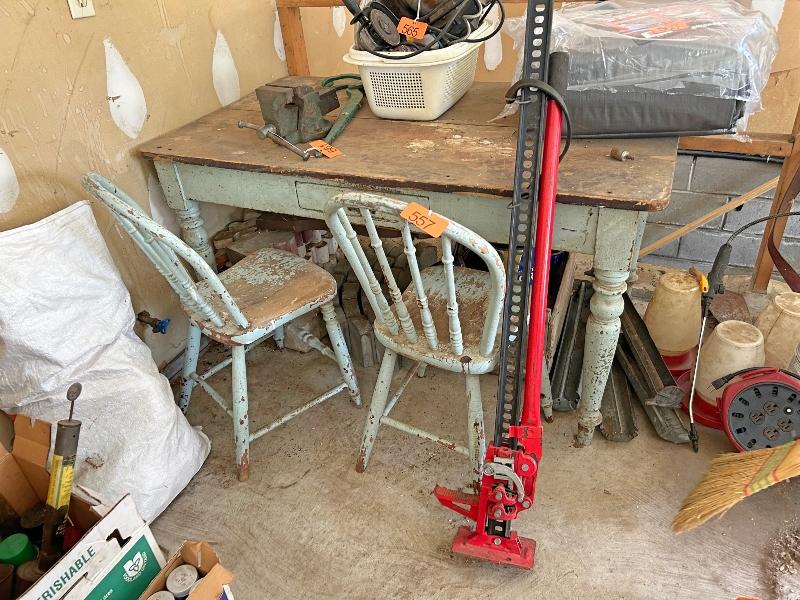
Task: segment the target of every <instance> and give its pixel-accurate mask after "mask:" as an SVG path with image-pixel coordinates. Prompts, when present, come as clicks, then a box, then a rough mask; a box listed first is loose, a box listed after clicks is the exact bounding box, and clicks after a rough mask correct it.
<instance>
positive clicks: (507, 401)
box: [434, 0, 569, 569]
mask: <svg viewBox="0 0 800 600" xmlns="http://www.w3.org/2000/svg"><path fill="white" fill-rule="evenodd" d="M552 15H553V0H547V1H545V2H541V1H535V0H530V1H529V3H528V13H527V21H526V34H525V50H524V56H529V57H534V56H536V57H537V58H532V59H531V60H528V61H525V63H524V67H523V75H522V76H523V79H522V80H520V81H518V82H517V83H516V84H514V85H513V86H512V87H511V88H510V89H509V90H508V92H507V93H506V100H507V101H508V102H514V101H515V100H517V99H518V100H519V102H520V105H521V107H520V111H519V113H520V117H519V119H520V124H519V135H518V137H517V154H516V169H515V173H514V196H513V201H512V205H511V210H512V212H511V231H510V236H509V249H508V256H509V259H508V266H507V277H506V281H507V284H506V285H507V287H506V297H505V302H504V306H503V328H502V338H501V342H500V360H499V366H500V380H499V386H498V400H497V417H496V420H495V432H494V438H493V440H492V442H491V443H490V444H489V447H488V448H487V450H486V457H485V461H484V465H483V470H482V471H483V472H482V476H481V480H480V482H479V483H478V494H465V493H463V492H459V491H455V490H450V489H447V488H444V487H442V486H437V488H436V490H434V494H435V496H436V497H437V499H438V500H439V502H441V503H442V504H443V505H444V506H446V507H448V508H451V509H452V510H454V511H456V512H457V513H459V514H461V515H463V516H465V517H467V518H469V519H471V520H473V521H474V522H475V526H474V529H471V528H469V527H460V528H459V530H458V532H457V534H456V538H455V540H454V541H453V546H452V549H453V552H456V553H458V554H464V555H467V556H471V557H474V558H481V559H484V560H489V561H492V562H495V563H499V564H508V565H513V566H517V567H522V568H527V569H530V568H531V567H533V562H534V552H535V548H536V543H535V542H534V541H533V540H531V539H526V538H522V537H520V536H519V535H518V534H517V533H516V532H514V531H512V529H511V523H512V521H513V520H514V519H516V518H517V517H518V516H519V514H520V513H521V512H522V511H523V510H526V509H528V508H530V507H531V506H532V504H533V497H534V494H535V491H536V475H537V473H538V469H539V462H540V461H541V457H542V421H541V414H540V412H541V410H540V409H541V380H542V356H543V352H544V338H545V330H546V311H547V284H548V276H549V267H550V250H551V247H552V233H553V217H554V213H555V197H556V187H557V181H558V162H559V156H560V154H561V155H563V153H560V152H559V150H560V146H561V126H562V116H563V118H564V120H565V124H566V126H567V128H568V131H569V116H568V114H567V111H566V109H565V107H564V104H563V100H562V99H561V96H560V94H559V93H558V92H557V91H556V90H558V89H562V90H563V89H564V88H565V87H566V75H567V71H568V57H567V55H566V54H564V53H554V54H553V55H552V57H548V51H547V49H548V48H549V38H550V29H551V24H552ZM548 75H549V77H548ZM548 80H549V81H550V85H548V84H547V83H545V81H548ZM518 96H519V98H518ZM568 146H569V135H567V144H566V147H565V149H564V151H566V149H567V148H568ZM531 273H532V274H533V277H531ZM529 303H530V304H529Z"/></svg>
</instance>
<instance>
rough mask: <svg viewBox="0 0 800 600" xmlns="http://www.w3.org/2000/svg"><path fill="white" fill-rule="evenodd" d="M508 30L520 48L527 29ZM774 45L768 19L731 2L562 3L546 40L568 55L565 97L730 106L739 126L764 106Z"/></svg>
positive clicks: (509, 27) (626, 0)
mask: <svg viewBox="0 0 800 600" xmlns="http://www.w3.org/2000/svg"><path fill="white" fill-rule="evenodd" d="M509 21H511V19H509ZM522 21H523V23H524V20H522ZM505 31H506V32H507V33H508V34H509V35H511V36H512V37H514V39H515V46H517V45H519V46H521V45H522V40H523V39H524V35H525V34H524V26H522V27H519V26H517V24H512V23H509V22H507V23H506V27H505ZM777 46H778V44H777V33H776V30H775V27H774V25H773V24H772V22H771V21H770V19H769V18H768V17H767V16H766V15H764V14H763V13H761V12H759V11H755V10H746V9H744V8H743V7H742V6H741V5H739V4H738V3H737V2H735V1H734V0H710V1H706V2H696V1H686V0H679V1H662V0H648V1H642V0H610V1H608V2H602V3H598V4H589V3H575V4H565V5H564V7H563V8H562V9H561V10H560V11H559V12H558V13H556V14H555V15H554V20H553V30H552V37H551V42H550V47H551V51H553V52H556V51H565V52H568V53H569V55H570V69H569V82H568V92H570V93H579V92H586V93H587V95H589V94H595V95H596V93H597V92H604V93H607V94H616V93H620V94H647V95H650V96H651V97H654V96H656V95H661V94H673V95H680V96H683V97H684V98H686V97H689V98H691V97H698V98H713V99H721V100H728V101H734V102H731V103H729V106H734V105H735V106H736V108H735V111H736V115H737V116H739V117H740V120H739V126H741V125H742V124H743V123H744V120H745V119H746V117H747V116H748V115H749V114H751V113H753V112H755V111H757V110H760V108H761V93H762V90H763V89H764V86H765V85H766V83H767V79H768V78H769V73H770V66H771V64H772V60H773V58H774V57H775V54H776V52H777ZM518 67H521V62H520V63H518ZM520 71H521V69H520ZM520 74H521V73H520ZM667 101H668V99H667ZM568 104H569V102H568Z"/></svg>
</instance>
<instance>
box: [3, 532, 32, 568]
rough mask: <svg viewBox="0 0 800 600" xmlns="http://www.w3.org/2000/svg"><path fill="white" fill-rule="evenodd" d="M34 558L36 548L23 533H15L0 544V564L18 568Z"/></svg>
mask: <svg viewBox="0 0 800 600" xmlns="http://www.w3.org/2000/svg"><path fill="white" fill-rule="evenodd" d="M34 558H36V548H34V547H33V544H32V543H31V541H30V539H28V536H27V535H25V534H24V533H15V534H14V535H10V536H8V537H7V538H6V539H4V540H3V541H2V542H0V563H5V564H9V565H14V566H15V567H18V566H20V565H21V564H22V563H26V562H28V561H29V560H33V559H34Z"/></svg>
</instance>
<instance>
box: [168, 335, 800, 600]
mask: <svg viewBox="0 0 800 600" xmlns="http://www.w3.org/2000/svg"><path fill="white" fill-rule="evenodd" d="M248 357H249V359H248V364H249V367H248V374H249V376H250V390H251V396H250V398H251V399H250V402H251V407H250V417H251V423H253V422H255V424H256V425H258V424H259V423H263V422H265V421H266V420H267V419H272V418H274V417H275V416H277V415H278V414H280V413H281V412H283V411H286V410H288V409H290V408H292V407H295V406H298V405H300V404H302V403H303V402H305V401H306V400H307V399H309V398H311V397H312V396H313V395H316V394H317V393H319V392H320V391H322V390H323V389H325V387H326V386H328V385H330V384H332V383H333V382H334V381H335V378H336V375H337V371H336V367H335V365H334V364H333V363H330V362H328V361H327V360H326V359H322V358H321V357H319V355H317V354H316V353H313V354H308V355H304V354H299V353H296V352H292V351H285V352H278V351H276V350H274V348H273V346H272V344H271V342H267V343H266V344H265V345H264V346H262V347H260V348H257V349H255V350H253V351H252V352H251V353H250V354H249V355H248ZM204 358H205V359H213V358H214V356H213V352H211V353H209V354H207V355H206V356H205V357H204ZM374 377H375V373H374V372H372V371H360V372H359V378H360V383H361V386H362V390H363V392H364V397H365V401H368V400H369V397H370V394H371V391H372V388H373V381H374ZM213 384H214V385H215V386H216V387H217V389H219V390H225V389H226V388H227V386H229V384H230V379H229V372H228V371H225V372H223V373H220V374H218V375H217V376H216V377H215V378H214V379H213ZM482 385H483V394H484V406H485V407H486V417H487V425H489V426H491V422H492V420H493V416H492V413H493V408H494V397H495V390H496V377H494V376H486V377H484V378H483V381H482ZM228 389H229V388H228ZM462 390H463V378H461V377H459V376H457V375H454V374H450V373H444V372H441V371H435V370H432V369H429V371H428V375H427V377H426V378H424V379H415V380H414V381H413V382H412V384H411V385H410V386H409V388H408V390H407V391H406V393H405V395H404V397H403V399H402V400H401V401H400V403H399V404H398V405H397V407H396V408H395V411H396V412H395V414H394V415H393V416H397V417H398V418H400V419H402V420H407V421H408V422H411V423H415V424H418V425H420V426H422V427H425V428H428V429H429V430H432V431H437V432H441V433H442V434H444V435H446V436H450V437H452V438H453V439H457V440H462V439H463V437H464V433H463V429H464V424H465V421H466V406H465V401H464V392H463V391H462ZM226 395H227V394H226ZM188 416H189V420H190V422H191V423H193V424H196V425H201V426H202V427H203V429H204V431H205V432H206V433H207V434H208V435H209V436H210V437H211V439H212V442H213V448H212V451H211V455H210V456H209V458H208V460H207V462H206V464H205V465H204V467H203V468H202V470H201V471H200V472H199V473H198V475H197V476H196V477H195V479H194V480H193V481H192V483H191V484H190V485H189V487H188V488H187V489H186V490H185V491H184V492H183V493H182V494H181V495H180V496H179V497H178V498H177V499H176V500H175V502H174V503H173V504H172V505H171V506H170V507H169V508H168V509H167V511H166V512H165V513H164V514H163V515H162V516H161V517H160V518H159V519H158V520H157V521H156V522H155V523H154V525H153V531H154V533H155V535H156V538H157V539H158V540H159V542H160V543H161V544H162V545H163V546H164V547H166V548H167V549H169V550H171V549H173V548H176V547H177V546H178V545H179V544H180V542H181V541H182V540H184V539H205V540H208V541H210V542H212V543H213V544H214V545H215V547H216V549H217V551H218V553H219V555H220V556H221V559H222V561H223V564H224V565H225V566H226V567H227V568H229V569H230V570H231V571H233V573H234V574H235V576H236V581H235V584H234V586H233V591H234V593H235V594H236V598H237V600H261V599H265V598H270V599H275V600H278V599H283V598H286V599H292V600H294V599H296V598H353V599H362V598H363V599H376V598H393V599H394V598H399V599H405V598H408V599H411V598H414V599H417V598H426V599H427V598H436V599H450V598H452V599H459V600H467V599H472V598H475V599H477V598H487V597H497V598H533V597H549V598H578V597H580V598H704V599H705V598H709V599H710V598H720V599H722V598H725V599H732V598H736V597H737V596H752V597H760V598H768V597H770V594H769V593H768V592H767V590H765V589H764V586H765V583H764V578H763V576H762V561H763V557H764V553H765V549H766V547H767V544H768V543H769V541H770V539H771V538H772V537H773V536H774V535H775V532H776V531H777V530H778V529H779V528H780V527H781V526H782V525H784V524H785V523H786V522H788V521H789V520H791V518H792V517H793V516H794V515H795V514H796V510H797V509H796V507H797V499H798V497H800V496H799V493H800V481H795V482H789V483H786V484H781V485H779V486H776V487H774V488H772V489H770V490H767V491H765V492H762V493H760V494H758V495H756V496H754V497H752V498H749V499H747V500H746V501H744V502H742V503H740V504H739V505H738V506H737V507H735V508H734V509H733V510H731V511H730V512H729V513H728V514H727V515H725V517H724V518H723V519H721V520H719V521H716V522H713V523H711V524H709V525H706V526H705V527H703V528H700V529H699V530H695V531H693V532H689V533H687V534H682V535H681V536H676V535H674V534H673V533H672V532H671V531H670V521H671V519H672V517H673V515H674V514H675V511H676V510H677V508H678V506H679V504H680V502H681V500H682V499H683V497H684V496H685V495H686V493H687V492H689V490H690V489H691V488H692V487H693V486H694V485H695V484H696V483H697V482H698V481H699V479H700V477H701V476H702V474H703V472H704V470H705V468H706V466H707V465H708V462H709V460H710V459H711V457H712V456H713V455H715V454H716V453H717V452H720V451H727V450H729V446H728V443H727V440H726V439H725V438H724V435H723V434H722V433H721V432H717V431H713V430H708V429H705V428H701V435H702V438H701V451H700V454H698V455H695V454H693V453H692V452H691V450H690V449H689V448H688V447H687V446H674V445H672V444H669V443H666V442H663V441H661V440H659V439H658V438H656V437H655V435H654V433H653V431H652V428H651V426H650V425H649V423H647V422H646V421H645V417H644V414H643V413H640V414H639V415H638V417H639V421H638V422H639V429H640V435H639V437H637V438H636V439H635V440H633V441H632V442H630V443H627V444H614V443H610V442H607V441H605V440H604V439H603V438H602V436H601V435H600V434H599V433H598V434H597V436H596V437H595V442H594V444H593V445H592V446H591V447H589V448H583V449H576V448H574V447H572V432H573V429H574V427H575V416H574V414H566V413H559V414H557V415H556V420H555V422H554V423H552V424H550V425H547V426H546V429H545V438H544V444H545V455H544V459H543V462H542V466H541V471H540V477H539V480H538V481H539V483H538V494H537V496H536V503H535V505H534V507H533V508H532V509H531V510H529V511H526V512H525V513H524V514H523V515H522V516H521V517H520V518H519V519H518V520H517V521H516V529H517V531H519V532H520V533H521V534H522V535H526V536H529V537H533V538H534V539H536V541H537V543H538V549H537V552H536V565H535V567H534V569H533V570H532V571H520V570H517V569H514V568H511V567H500V566H495V565H491V564H488V563H482V562H477V561H473V560H469V559H465V558H463V557H461V556H454V555H453V554H452V553H451V552H450V543H451V541H452V538H453V535H454V533H455V531H456V529H457V527H458V526H459V525H461V524H464V523H465V522H466V521H465V520H464V519H461V518H460V517H458V515H456V514H455V513H453V512H450V511H448V510H445V509H444V508H442V507H441V506H440V505H439V504H438V503H437V502H436V500H435V499H434V498H433V496H432V495H431V491H432V490H433V487H434V486H435V485H436V484H437V483H441V484H445V485H449V486H454V487H458V486H462V485H464V484H466V483H467V473H468V464H467V461H466V458H465V457H462V456H460V455H458V454H455V453H453V452H451V451H448V450H446V449H444V448H441V447H439V446H436V445H435V444H432V443H431V442H427V441H423V440H419V439H416V438H411V437H409V436H407V435H405V434H402V433H400V432H397V431H394V430H392V429H389V428H385V429H382V430H381V433H380V435H379V438H378V441H377V443H376V447H375V452H374V454H373V459H372V462H371V463H370V465H369V469H368V470H367V472H366V473H364V474H358V473H356V472H355V470H354V468H353V467H354V464H355V457H356V451H357V448H358V444H359V441H360V435H361V429H362V426H363V423H364V419H365V417H366V409H365V408H363V407H362V408H358V407H355V406H353V405H352V404H350V403H349V401H348V400H347V399H346V397H345V395H340V396H337V397H336V398H334V399H332V400H330V401H328V402H327V403H325V404H324V405H322V406H320V407H317V408H315V409H313V410H312V411H310V412H308V413H306V414H305V415H303V416H301V417H299V418H298V419H296V420H294V421H291V422H290V423H289V424H288V425H285V426H283V427H281V428H279V429H277V430H275V431H274V432H272V433H270V434H269V435H267V436H265V437H263V438H261V439H260V440H258V441H256V442H254V444H253V446H252V448H251V463H250V469H251V478H250V481H249V482H247V483H244V484H241V483H238V482H237V481H236V479H235V475H234V467H233V458H232V455H233V443H232V428H231V424H230V422H229V419H228V417H227V415H225V413H224V412H223V411H222V410H220V409H219V407H217V406H216V405H215V404H214V403H213V401H211V399H210V398H209V397H208V396H207V395H206V394H205V393H204V392H203V391H202V390H199V389H198V390H197V391H196V392H195V395H194V397H193V399H192V405H191V408H190V410H189V415H188Z"/></svg>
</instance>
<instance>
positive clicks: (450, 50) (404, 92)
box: [343, 17, 500, 121]
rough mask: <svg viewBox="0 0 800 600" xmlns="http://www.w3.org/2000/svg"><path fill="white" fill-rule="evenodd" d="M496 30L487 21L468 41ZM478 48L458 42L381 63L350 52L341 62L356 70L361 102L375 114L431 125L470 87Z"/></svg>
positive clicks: (383, 60)
mask: <svg viewBox="0 0 800 600" xmlns="http://www.w3.org/2000/svg"><path fill="white" fill-rule="evenodd" d="M496 27H497V21H495V20H493V19H491V17H487V18H486V19H485V20H484V22H483V25H481V26H480V27H479V28H478V29H476V30H475V31H474V32H473V34H472V36H471V37H473V38H475V39H477V38H481V37H485V36H486V35H488V34H489V33H490V32H491V31H493V30H494V29H495V28H496ZM497 35H500V34H499V33H498V34H497ZM482 45H483V42H479V43H475V44H470V43H465V42H460V43H458V44H453V45H452V46H448V47H447V48H441V49H439V50H428V51H427V52H423V53H421V54H418V55H417V56H414V57H411V58H406V59H403V60H391V59H384V58H380V57H378V56H375V55H373V54H370V53H369V52H365V51H363V50H356V49H355V48H350V51H349V52H348V53H347V54H345V55H344V57H343V60H344V61H345V62H346V63H349V64H351V65H356V66H358V72H359V74H360V75H361V80H362V81H363V82H364V92H365V93H366V96H367V102H369V107H370V108H371V109H372V112H373V113H374V114H375V115H376V116H378V117H381V118H383V119H401V120H409V121H411V120H413V121H432V120H434V119H436V118H438V117H439V116H440V115H441V114H442V113H444V112H445V111H446V110H447V109H448V108H450V107H451V106H453V104H455V103H456V102H458V100H460V99H461V96H463V95H464V94H465V93H466V92H467V90H468V89H469V88H470V86H471V85H472V82H473V81H474V80H475V67H476V66H477V63H478V50H479V49H480V47H481V46H482Z"/></svg>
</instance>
